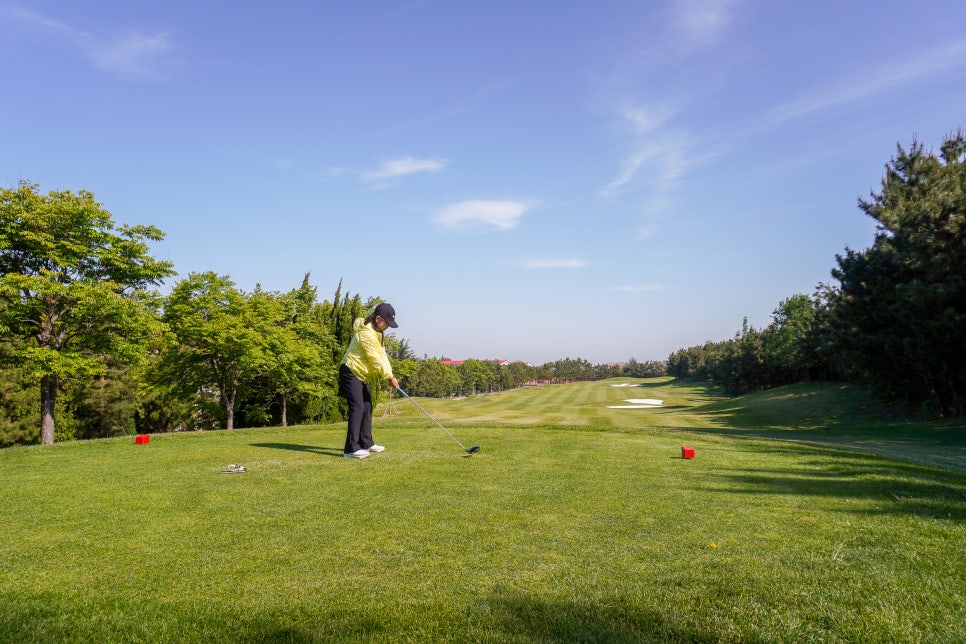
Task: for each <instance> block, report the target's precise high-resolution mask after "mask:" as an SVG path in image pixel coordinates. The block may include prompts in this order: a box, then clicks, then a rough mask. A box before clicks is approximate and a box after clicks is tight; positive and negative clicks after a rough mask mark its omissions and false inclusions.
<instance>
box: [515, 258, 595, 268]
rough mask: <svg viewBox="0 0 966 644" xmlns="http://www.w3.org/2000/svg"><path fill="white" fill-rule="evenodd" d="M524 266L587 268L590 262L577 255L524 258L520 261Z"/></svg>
mask: <svg viewBox="0 0 966 644" xmlns="http://www.w3.org/2000/svg"><path fill="white" fill-rule="evenodd" d="M518 263H519V264H520V265H521V266H523V267H524V268H533V269H557V268H585V267H586V266H589V265H590V263H589V262H587V261H586V260H583V259H577V258H576V257H568V258H563V257H541V258H538V259H523V260H520V261H519V262H518Z"/></svg>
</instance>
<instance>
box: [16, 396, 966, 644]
mask: <svg viewBox="0 0 966 644" xmlns="http://www.w3.org/2000/svg"><path fill="white" fill-rule="evenodd" d="M623 382H632V381H610V382H603V383H580V384H573V385H561V386H554V387H547V388H542V389H534V390H520V391H514V392H506V393H501V394H492V395H485V396H475V397H471V398H467V399H465V400H454V401H439V400H421V401H420V402H421V404H423V405H424V406H425V407H426V408H427V410H428V411H430V413H432V414H433V415H434V416H435V417H436V418H437V419H439V420H440V421H441V422H443V423H444V425H445V426H446V427H447V428H448V429H450V431H452V432H453V433H454V434H455V435H456V436H457V437H458V438H460V440H461V441H463V442H464V444H466V445H467V446H469V445H473V444H479V445H481V446H482V447H483V449H482V451H481V452H480V453H479V454H478V455H475V456H472V457H467V456H465V454H464V453H463V452H462V451H461V450H460V449H459V447H458V446H456V445H455V444H454V443H453V442H451V441H450V439H449V438H447V437H446V436H445V435H444V434H443V433H442V432H440V431H439V430H438V428H436V427H435V426H434V425H432V424H431V423H430V422H429V421H428V419H426V418H425V417H424V416H422V414H420V413H419V412H418V410H416V409H415V408H413V407H412V406H411V405H409V403H408V402H407V401H398V400H397V401H394V403H393V405H394V407H395V409H396V410H397V411H398V412H399V413H398V414H396V415H394V416H391V417H382V416H381V413H382V409H379V410H377V418H376V438H377V440H379V441H380V442H381V443H383V444H385V445H386V446H387V448H388V449H387V451H386V452H385V453H383V454H379V455H374V456H373V457H371V458H369V459H367V460H365V461H350V460H348V459H343V458H341V446H342V442H343V439H344V430H343V428H342V426H341V425H327V426H321V427H299V428H289V429H268V430H236V431H232V432H204V433H197V434H179V435H163V436H154V437H152V440H151V443H150V444H149V445H134V444H133V440H132V439H123V440H121V439H118V440H104V441H91V442H84V443H68V444H62V445H55V446H52V447H46V448H40V447H31V448H15V449H10V450H5V451H3V452H0V495H2V498H3V504H2V506H0V522H2V525H3V526H4V530H3V539H2V542H0V640H2V641H28V642H29V641H37V642H41V641H43V642H47V641H141V642H149V641H150V642H159V641H161V642H164V641H167V642H174V641H243V642H244V641H293V642H303V641H304V642H308V641H483V642H503V641H516V642H531V641H588V642H589V641H595V642H624V641H681V642H684V641H699V642H700V641H707V642H712V641H795V642H798V641H855V642H858V641H862V642H865V641H882V642H884V641H909V642H913V641H926V642H949V641H964V640H966V618H964V615H966V557H964V556H963V545H962V544H963V543H964V542H966V539H964V538H966V473H964V472H963V470H962V469H961V468H959V467H948V466H946V463H945V459H947V458H948V454H947V451H944V450H943V446H942V445H938V444H937V445H934V444H931V443H929V441H927V443H928V444H926V445H925V446H923V447H922V448H921V449H920V450H919V451H910V449H909V445H910V443H912V442H914V438H915V436H914V434H915V432H914V429H915V428H916V427H918V428H919V429H920V430H921V431H923V432H924V433H925V435H928V436H930V437H932V438H930V440H931V441H932V440H935V441H939V442H942V441H943V440H944V441H945V442H944V444H945V445H946V446H947V447H949V449H952V450H953V452H954V454H958V455H961V454H962V452H956V450H962V448H963V445H964V444H966V429H964V428H963V427H962V426H956V425H949V424H947V425H938V426H934V425H930V424H918V425H916V424H915V423H912V422H911V421H906V420H901V419H899V420H886V421H880V422H879V423H876V422H875V421H874V415H875V414H874V413H873V412H872V411H862V410H860V409H857V404H856V398H855V397H856V396H858V394H857V393H855V392H848V391H845V392H842V391H836V390H833V389H829V388H828V387H811V388H803V389H799V390H791V391H788V390H786V391H779V392H773V393H772V394H771V399H769V397H767V396H762V395H757V396H755V397H746V398H744V399H734V400H729V399H725V398H723V397H721V396H719V395H717V394H716V393H715V392H714V391H713V390H709V389H707V388H706V387H704V386H702V385H701V384H698V383H682V382H672V381H668V380H666V379H657V380H649V381H633V383H634V384H640V385H643V386H641V387H633V388H618V387H613V386H612V385H614V384H622V383H623ZM788 395H791V396H792V399H793V400H794V401H795V402H794V405H792V403H789V402H787V401H785V398H783V397H784V396H788ZM830 397H833V398H834V397H838V402H837V403H835V404H834V405H833V404H832V402H830V401H831V398H830ZM633 398H658V399H662V400H664V401H665V405H666V406H665V407H662V408H654V409H640V410H616V409H608V408H607V405H609V404H614V403H617V402H620V401H621V400H622V399H633ZM772 405H775V406H779V407H780V406H782V405H786V407H785V408H783V409H782V410H781V411H780V413H773V412H769V408H771V406H772ZM789 405H791V406H789ZM791 407H796V409H797V411H793V410H792V408H791ZM822 410H824V411H822ZM849 414H853V415H854V417H853V418H851V420H849V419H848V418H849ZM835 417H837V418H840V419H842V420H841V421H840V422H838V423H836V422H833V421H832V419H833V418H835ZM859 417H861V418H859ZM783 419H784V420H785V421H786V423H787V424H785V425H782V424H781V421H782V420H783ZM859 420H861V422H859ZM863 423H864V424H863ZM828 426H831V427H832V429H831V430H830V429H826V427H828ZM846 434H849V435H851V436H852V438H853V439H857V440H855V441H854V442H855V445H853V444H850V443H849V442H848V440H847V439H846ZM895 435H898V436H899V437H900V439H898V440H896V439H895V438H894V436H895ZM798 436H801V437H802V438H803V439H804V442H803V441H800V440H797V438H796V437H798ZM939 436H941V437H944V439H942V440H940V439H939V438H936V437H939ZM683 444H690V445H693V446H694V447H695V449H696V458H695V459H693V460H690V459H689V460H684V459H682V458H680V447H681V445H683ZM953 460H954V461H956V462H955V463H954V465H962V463H961V459H960V460H957V459H953ZM229 463H241V464H243V465H245V466H246V467H247V468H248V471H247V472H246V473H244V474H220V473H219V471H220V470H222V469H224V467H225V466H226V465H228V464H229Z"/></svg>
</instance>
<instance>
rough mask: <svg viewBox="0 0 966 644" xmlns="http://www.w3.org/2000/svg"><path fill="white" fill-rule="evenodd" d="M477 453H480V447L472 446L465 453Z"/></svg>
mask: <svg viewBox="0 0 966 644" xmlns="http://www.w3.org/2000/svg"><path fill="white" fill-rule="evenodd" d="M478 451H480V446H479V445H474V446H473V447H471V448H469V449H468V450H466V453H467V454H476V453H477V452H478Z"/></svg>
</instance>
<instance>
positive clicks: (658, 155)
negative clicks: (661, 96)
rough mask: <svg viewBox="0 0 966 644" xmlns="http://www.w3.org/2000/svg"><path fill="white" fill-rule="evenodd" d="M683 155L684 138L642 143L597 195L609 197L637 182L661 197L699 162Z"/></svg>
mask: <svg viewBox="0 0 966 644" xmlns="http://www.w3.org/2000/svg"><path fill="white" fill-rule="evenodd" d="M687 151H688V143H687V140H686V139H685V138H684V137H674V136H666V137H664V138H661V139H645V140H643V141H641V143H640V144H639V147H637V148H636V149H635V151H634V152H632V153H631V154H630V155H628V156H627V158H625V159H624V162H623V167H622V168H621V171H620V173H619V174H618V175H617V176H616V177H615V178H614V179H613V180H612V181H611V182H610V183H608V184H607V185H606V186H604V188H603V189H602V190H601V193H602V194H603V195H605V196H606V195H610V194H613V193H615V192H617V191H618V190H620V189H622V188H625V187H626V186H628V185H629V184H634V183H636V182H637V181H638V180H641V181H642V182H643V183H646V184H647V185H648V186H650V187H651V188H652V189H653V190H654V191H655V193H656V194H664V193H666V192H668V191H669V190H671V189H672V188H673V187H674V186H675V184H676V183H677V182H678V180H679V179H680V178H681V177H682V176H683V175H684V174H685V173H686V172H687V170H688V169H689V168H690V167H691V166H693V165H695V164H697V163H699V162H700V161H701V160H700V159H697V158H689V157H688V154H687ZM641 177H643V179H641Z"/></svg>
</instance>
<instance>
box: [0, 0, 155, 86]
mask: <svg viewBox="0 0 966 644" xmlns="http://www.w3.org/2000/svg"><path fill="white" fill-rule="evenodd" d="M5 13H7V14H8V15H10V16H12V17H13V18H14V19H16V20H18V21H20V22H21V23H23V24H27V25H33V26H35V27H39V28H40V29H41V30H42V31H46V32H50V33H54V34H55V35H56V36H58V38H59V39H60V40H61V41H63V42H66V43H68V44H70V45H72V46H73V47H76V48H77V49H79V50H80V51H81V52H82V53H83V55H84V56H85V57H86V58H87V59H88V60H89V61H90V62H91V63H93V64H94V65H96V66H97V67H99V68H101V69H103V70H104V71H107V72H111V73H113V74H116V75H119V76H126V77H150V76H154V75H155V74H156V73H157V71H158V68H159V64H160V62H161V60H162V57H163V56H164V55H165V54H167V53H168V52H170V51H171V50H173V49H174V44H173V42H172V41H171V39H170V36H169V34H167V33H164V32H161V33H156V34H154V35H145V34H140V33H129V34H126V35H107V36H97V35H95V34H92V33H89V32H87V31H84V30H82V29H77V28H76V27H73V26H71V25H68V24H67V23H64V22H61V21H59V20H55V19H52V18H48V17H46V16H43V15H41V14H38V13H36V12H34V11H31V10H29V9H24V8H22V7H18V6H15V5H14V6H8V7H6V8H5Z"/></svg>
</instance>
